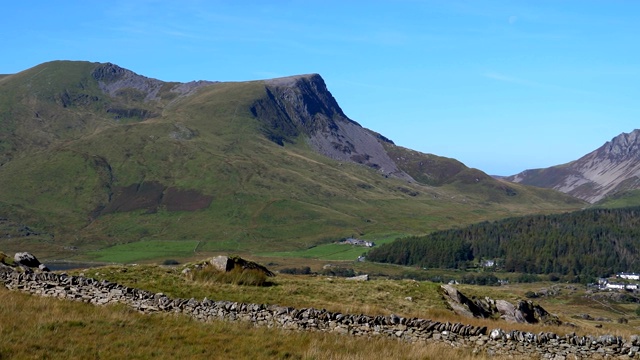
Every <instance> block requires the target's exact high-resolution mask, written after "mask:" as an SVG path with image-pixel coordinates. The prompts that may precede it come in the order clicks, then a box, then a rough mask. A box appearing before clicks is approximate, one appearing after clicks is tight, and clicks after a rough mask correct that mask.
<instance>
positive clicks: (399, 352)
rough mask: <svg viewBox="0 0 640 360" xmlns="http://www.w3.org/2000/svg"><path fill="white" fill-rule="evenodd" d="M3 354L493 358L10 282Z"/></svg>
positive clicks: (1, 335) (0, 338) (0, 337)
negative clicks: (147, 308)
mask: <svg viewBox="0 0 640 360" xmlns="http://www.w3.org/2000/svg"><path fill="white" fill-rule="evenodd" d="M0 358H2V359H27V358H37V359H53V358H56V359H125V358H126V359H152V358H153V359H305V360H306V359H308V360H312V359H336V360H340V359H345V360H346V359H384V358H388V359H461V360H470V359H489V357H486V356H484V355H482V354H480V355H474V354H472V353H471V352H470V350H465V349H453V348H450V347H448V346H447V345H444V344H429V345H427V344H423V343H416V344H411V343H406V342H401V341H397V340H393V339H388V338H372V339H365V338H355V337H351V336H344V335H336V334H325V333H298V332H291V331H286V330H280V329H267V328H255V327H252V326H251V325H248V324H246V323H228V322H218V321H216V322H211V323H201V322H197V321H194V320H191V319H190V318H188V317H186V316H183V315H175V314H153V315H144V314H140V313H137V312H135V311H133V310H131V309H129V308H126V307H124V306H120V305H116V306H106V307H98V306H93V305H89V304H84V303H79V302H72V301H65V300H59V299H52V298H41V297H37V296H31V295H27V294H23V293H18V292H10V291H8V290H6V289H5V288H3V287H0ZM491 359H496V360H502V359H506V357H505V358H501V357H491Z"/></svg>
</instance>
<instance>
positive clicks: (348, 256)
mask: <svg viewBox="0 0 640 360" xmlns="http://www.w3.org/2000/svg"><path fill="white" fill-rule="evenodd" d="M401 236H403V235H401V234H389V235H385V236H382V237H380V238H376V239H369V238H366V237H363V238H362V240H368V241H373V242H374V243H375V244H376V246H378V245H381V244H386V243H389V242H392V241H393V240H395V239H397V238H398V237H401ZM369 249H370V248H367V247H363V246H355V245H347V244H338V243H331V244H322V245H318V246H313V247H309V248H307V249H300V250H292V251H278V252H263V253H257V254H256V256H262V257H287V258H306V259H319V260H335V261H339V260H356V259H357V258H358V256H360V255H363V254H365V253H366V252H368V251H369Z"/></svg>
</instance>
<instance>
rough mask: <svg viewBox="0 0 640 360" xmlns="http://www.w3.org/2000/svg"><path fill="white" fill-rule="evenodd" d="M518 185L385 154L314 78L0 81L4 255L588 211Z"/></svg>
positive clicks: (309, 240) (223, 243) (370, 231)
mask: <svg viewBox="0 0 640 360" xmlns="http://www.w3.org/2000/svg"><path fill="white" fill-rule="evenodd" d="M408 130H410V129H408ZM621 156H622V155H621ZM521 177H522V176H521ZM521 177H514V178H513V179H511V180H512V181H514V182H508V181H505V180H502V179H495V178H493V177H491V176H488V175H487V174H485V173H484V172H482V171H480V170H478V169H472V168H468V167H466V166H465V165H464V164H462V163H461V162H459V161H457V160H455V159H451V158H447V157H443V156H438V155H434V154H426V153H421V152H418V151H414V150H411V149H407V148H403V147H401V146H397V145H395V144H394V143H393V141H392V140H390V139H388V138H386V137H385V136H383V135H382V134H379V133H377V132H375V131H372V130H369V129H366V128H364V127H362V126H361V125H360V124H358V123H357V122H355V121H353V120H351V119H349V118H348V117H347V115H345V114H344V112H343V111H342V109H341V108H340V106H339V105H338V102H337V101H336V99H334V97H333V96H332V95H331V93H330V92H329V90H328V89H327V86H326V84H325V82H324V80H323V79H322V77H321V76H320V75H318V74H309V75H299V76H291V77H285V78H278V79H270V80H258V81H249V82H215V81H194V82H189V83H177V82H164V81H161V80H157V79H152V78H147V77H145V76H142V75H139V74H136V73H134V72H132V71H130V70H127V69H124V68H121V67H119V66H117V65H115V64H111V63H92V62H83V61H53V62H48V63H44V64H40V65H38V66H35V67H33V68H30V69H27V70H25V71H22V72H20V73H17V74H12V75H2V76H0V184H2V186H1V187H0V241H2V242H3V248H4V249H5V250H6V251H10V250H12V249H27V250H28V249H29V248H33V247H37V248H38V249H41V251H46V252H47V253H49V254H54V255H52V256H71V255H73V254H74V252H78V251H80V252H86V251H91V250H95V249H99V248H104V247H108V246H111V245H115V244H122V243H128V242H134V241H141V240H195V241H196V242H197V245H196V247H195V248H194V252H207V251H209V252H215V251H237V252H243V251H251V252H255V251H265V250H270V251H275V250H287V249H299V248H305V247H312V246H315V245H317V244H321V243H326V242H331V241H335V240H336V239H339V238H342V237H347V236H358V237H367V236H369V237H373V238H375V236H377V235H380V236H382V235H384V234H396V235H407V234H424V233H428V232H430V231H433V230H436V229H445V228H449V227H452V226H457V225H460V224H469V223H473V222H477V221H482V220H487V219H498V218H503V217H507V216H517V215H524V214H531V213H551V212H564V211H569V210H575V209H579V208H582V207H584V206H586V205H587V203H586V202H584V201H583V200H581V199H577V198H576V197H574V196H569V195H566V194H563V193H561V192H558V191H555V190H550V189H542V188H539V187H534V186H528V185H525V184H526V182H524V181H522V180H521ZM518 182H520V183H518ZM536 185H539V184H536ZM617 188H620V186H618V187H617ZM573 195H575V194H573ZM583 199H585V200H589V201H591V200H592V198H583Z"/></svg>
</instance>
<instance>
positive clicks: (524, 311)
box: [441, 285, 560, 325]
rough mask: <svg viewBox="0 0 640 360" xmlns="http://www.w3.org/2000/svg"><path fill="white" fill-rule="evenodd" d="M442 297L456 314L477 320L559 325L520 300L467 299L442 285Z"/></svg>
mask: <svg viewBox="0 0 640 360" xmlns="http://www.w3.org/2000/svg"><path fill="white" fill-rule="evenodd" d="M441 288H442V290H443V296H444V298H445V300H446V301H447V303H448V304H449V306H450V307H451V309H453V311H454V312H455V313H457V314H460V315H464V316H468V317H477V318H498V317H499V318H500V319H503V320H506V321H508V322H515V323H529V324H535V323H543V324H546V325H559V324H560V320H558V317H557V316H555V315H552V314H549V313H548V312H547V311H546V310H545V309H544V308H542V306H540V305H538V304H534V303H533V302H531V301H528V300H527V301H525V300H520V301H518V302H517V303H516V304H512V303H510V302H508V301H506V300H493V299H490V298H485V299H476V298H473V299H469V298H468V297H467V296H465V295H464V294H463V293H461V292H460V291H458V289H456V288H454V287H453V286H451V285H442V286H441Z"/></svg>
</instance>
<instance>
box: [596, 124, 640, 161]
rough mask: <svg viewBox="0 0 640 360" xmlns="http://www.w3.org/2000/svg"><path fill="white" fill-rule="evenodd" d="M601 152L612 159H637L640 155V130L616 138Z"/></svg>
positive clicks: (605, 145) (603, 147)
mask: <svg viewBox="0 0 640 360" xmlns="http://www.w3.org/2000/svg"><path fill="white" fill-rule="evenodd" d="M601 151H602V152H603V153H604V154H607V155H608V156H610V157H616V158H623V157H629V156H633V157H637V156H638V155H639V154H640V130H634V131H632V132H630V133H622V134H620V135H618V136H616V137H614V138H613V139H611V141H608V142H606V143H605V144H604V146H602V148H601Z"/></svg>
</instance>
